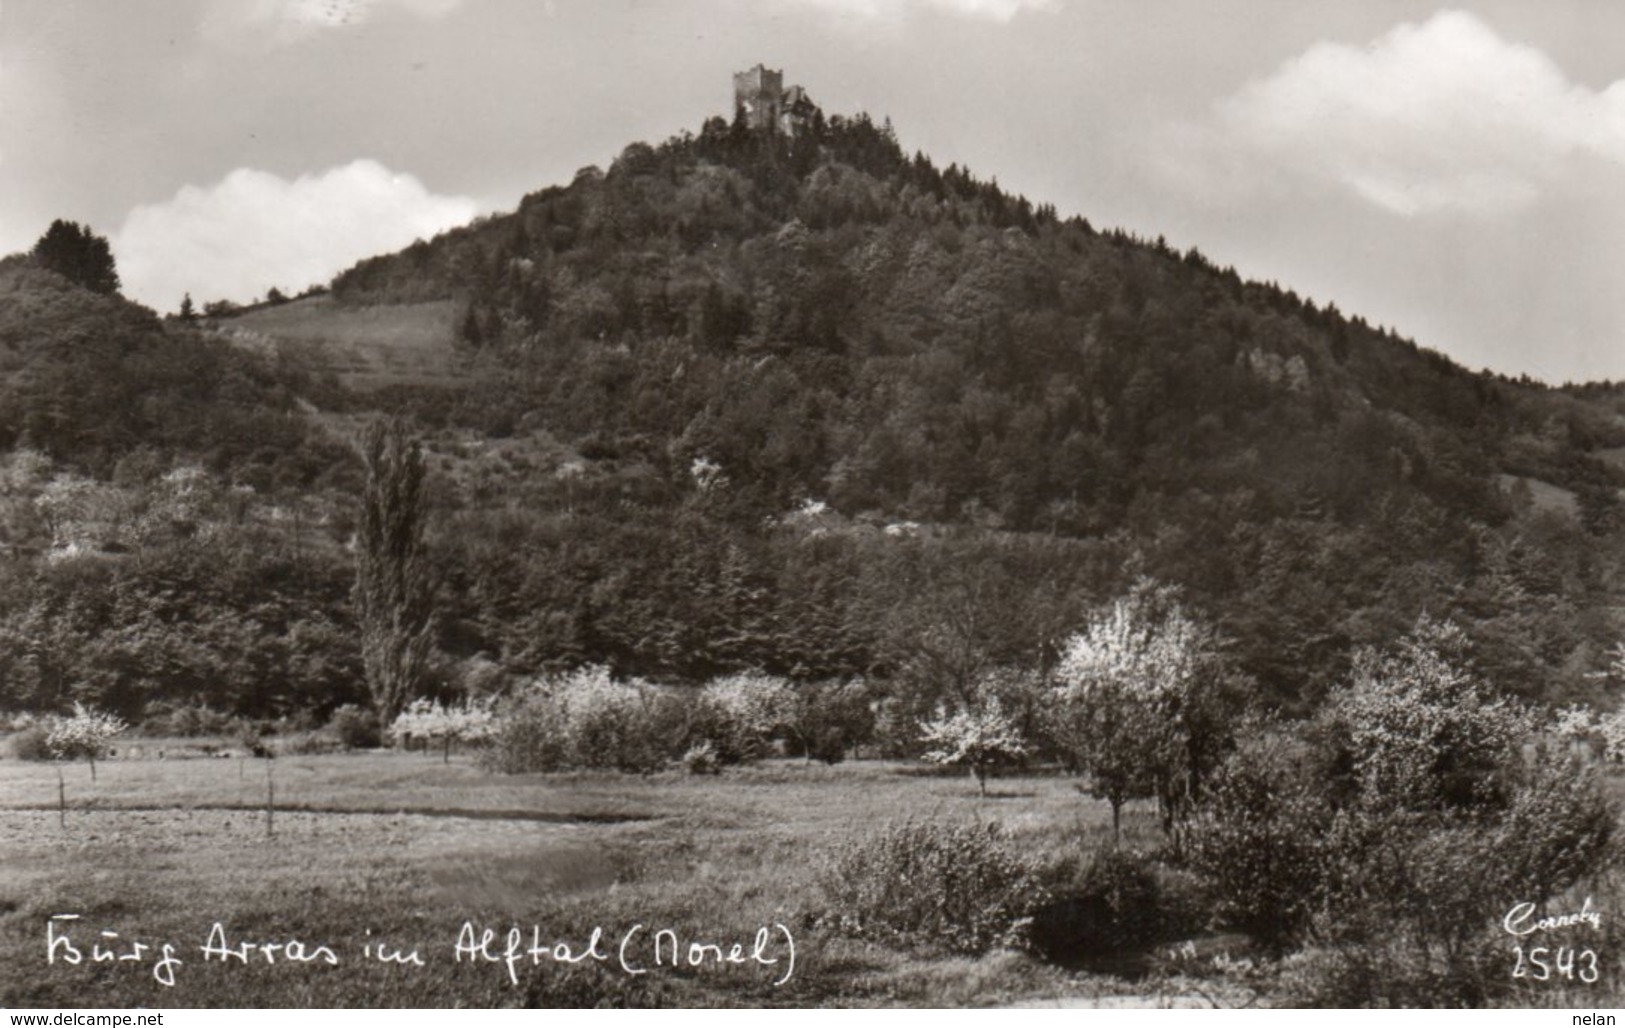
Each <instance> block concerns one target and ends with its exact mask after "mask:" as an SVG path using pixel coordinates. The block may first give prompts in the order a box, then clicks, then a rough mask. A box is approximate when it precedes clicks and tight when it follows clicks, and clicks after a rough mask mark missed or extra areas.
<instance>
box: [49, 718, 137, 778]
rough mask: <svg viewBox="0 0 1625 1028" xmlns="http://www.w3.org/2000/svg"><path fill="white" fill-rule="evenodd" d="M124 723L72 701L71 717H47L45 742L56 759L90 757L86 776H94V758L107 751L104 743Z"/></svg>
mask: <svg viewBox="0 0 1625 1028" xmlns="http://www.w3.org/2000/svg"><path fill="white" fill-rule="evenodd" d="M126 727H128V726H127V725H125V723H124V722H123V721H121V720H119V719H118V718H116V717H114V716H113V715H111V714H108V713H106V712H104V711H100V710H97V709H95V708H94V707H87V706H85V705H84V704H83V703H77V702H76V703H74V705H73V716H72V717H59V718H54V719H53V720H52V721H51V727H50V730H49V731H48V733H47V734H46V736H45V745H46V746H47V747H49V749H50V751H51V752H52V753H53V754H54V755H55V756H56V757H57V759H59V760H76V759H78V758H80V757H83V758H84V759H86V760H88V761H90V777H92V778H95V777H96V758H97V757H100V756H102V755H104V754H105V753H106V752H107V744H108V743H109V742H110V741H112V739H113V737H114V736H115V735H118V734H119V733H120V732H122V731H124V729H125V728H126Z"/></svg>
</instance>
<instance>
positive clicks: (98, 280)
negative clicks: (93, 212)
mask: <svg viewBox="0 0 1625 1028" xmlns="http://www.w3.org/2000/svg"><path fill="white" fill-rule="evenodd" d="M30 256H31V257H33V259H34V263H35V264H38V265H39V266H40V267H42V268H45V269H46V270H48V271H54V272H56V273H57V274H58V275H61V276H63V277H64V278H67V279H70V280H71V281H73V282H77V283H78V284H79V285H82V286H84V287H85V288H86V289H89V290H92V291H94V292H98V293H109V294H111V293H117V292H118V289H119V280H118V271H117V269H116V268H115V267H114V265H113V251H112V249H111V248H109V247H108V245H107V240H106V239H104V238H103V237H101V236H98V235H96V234H95V233H94V232H92V231H90V229H88V228H86V227H84V226H82V225H80V224H79V223H78V222H74V221H63V220H62V219H61V218H58V219H57V220H55V221H53V222H51V227H50V228H48V229H46V230H45V234H44V235H43V236H40V238H39V242H37V243H35V244H34V249H33V250H32V251H31V252H30Z"/></svg>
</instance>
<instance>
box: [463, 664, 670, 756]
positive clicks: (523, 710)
mask: <svg viewBox="0 0 1625 1028" xmlns="http://www.w3.org/2000/svg"><path fill="white" fill-rule="evenodd" d="M676 704H677V701H676V700H675V699H674V698H673V697H672V696H670V695H669V694H667V693H665V692H664V691H662V690H660V689H657V688H655V687H654V686H651V685H648V684H647V683H644V682H641V681H631V682H617V681H615V680H614V679H613V678H611V677H610V674H609V671H608V670H607V669H606V668H602V667H587V668H580V669H578V670H575V671H572V672H570V673H568V674H566V675H563V676H560V677H556V678H549V679H543V680H541V681H539V682H537V683H536V684H534V685H533V686H532V687H531V688H530V689H529V690H527V691H525V692H524V693H522V694H521V695H520V696H519V697H518V698H517V699H516V700H514V701H513V702H512V703H511V704H510V705H509V707H508V708H507V709H506V710H505V711H503V712H502V713H501V714H500V715H498V716H497V717H496V718H495V723H494V729H493V732H492V735H491V740H492V746H491V749H490V751H489V755H488V757H487V761H488V762H489V763H490V764H491V765H492V766H494V767H496V768H497V769H499V770H502V771H507V772H510V773H516V772H527V771H556V770H561V769H564V768H615V769H617V770H621V771H638V772H647V771H655V770H659V769H660V768H662V767H664V766H665V764H666V762H667V761H668V760H670V759H672V758H673V757H675V756H677V755H678V754H679V753H681V752H682V748H683V743H684V732H683V718H682V712H681V711H680V710H678V709H676Z"/></svg>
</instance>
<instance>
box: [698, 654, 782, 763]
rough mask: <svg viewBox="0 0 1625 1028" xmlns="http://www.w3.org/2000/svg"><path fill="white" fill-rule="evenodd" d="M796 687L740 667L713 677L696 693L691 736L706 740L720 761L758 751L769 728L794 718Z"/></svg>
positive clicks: (743, 758) (755, 754)
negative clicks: (736, 672) (697, 694)
mask: <svg viewBox="0 0 1625 1028" xmlns="http://www.w3.org/2000/svg"><path fill="white" fill-rule="evenodd" d="M796 705H797V704H796V693H795V690H794V689H792V688H791V686H790V683H789V682H787V681H785V680H784V679H782V678H777V677H775V676H773V675H765V674H762V673H760V672H744V673H741V674H734V675H728V676H727V677H724V678H718V679H715V680H713V681H711V682H709V683H707V684H706V686H705V687H704V688H703V689H701V690H700V694H699V696H698V697H696V698H695V701H694V703H693V705H692V709H691V711H690V729H689V732H690V737H691V738H692V739H693V740H694V742H695V743H696V744H698V743H701V742H709V743H711V745H712V747H713V749H714V750H715V753H716V757H717V759H718V760H719V761H721V762H722V763H724V764H738V763H741V762H743V761H747V760H754V759H755V758H757V757H759V756H761V754H762V751H763V749H764V748H765V747H766V746H767V743H768V741H769V740H770V739H771V738H772V737H773V733H774V732H775V731H777V730H779V729H781V728H783V727H785V726H787V725H788V724H789V723H790V722H792V721H793V720H794V719H795V710H796Z"/></svg>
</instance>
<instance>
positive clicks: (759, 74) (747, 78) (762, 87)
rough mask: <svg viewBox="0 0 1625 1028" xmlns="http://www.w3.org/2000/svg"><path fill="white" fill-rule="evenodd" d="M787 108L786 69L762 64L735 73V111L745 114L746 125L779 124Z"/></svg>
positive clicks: (768, 125)
mask: <svg viewBox="0 0 1625 1028" xmlns="http://www.w3.org/2000/svg"><path fill="white" fill-rule="evenodd" d="M783 107H784V72H783V71H773V70H771V69H769V68H766V67H764V66H762V65H760V64H758V65H757V66H756V67H754V68H752V69H750V70H749V71H738V72H734V110H736V111H741V112H743V113H744V116H745V125H746V126H747V127H748V128H751V129H754V130H758V131H759V130H763V129H770V128H773V127H775V126H777V125H778V122H779V114H780V112H781V111H782V110H783Z"/></svg>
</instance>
